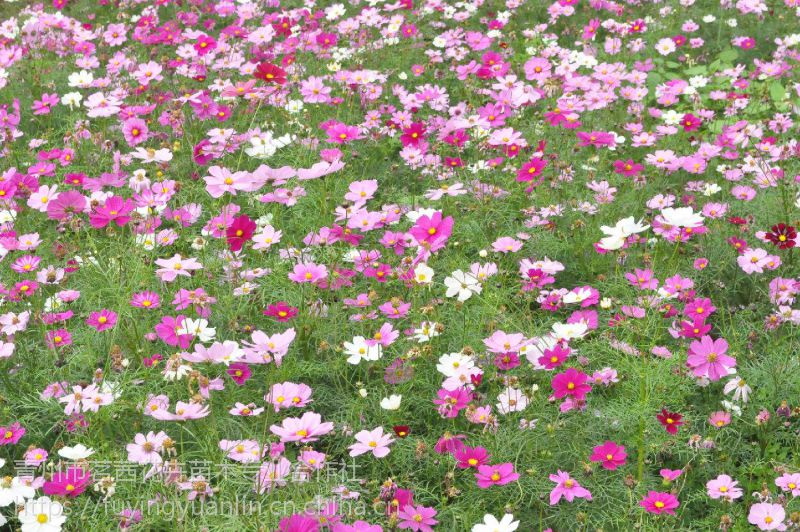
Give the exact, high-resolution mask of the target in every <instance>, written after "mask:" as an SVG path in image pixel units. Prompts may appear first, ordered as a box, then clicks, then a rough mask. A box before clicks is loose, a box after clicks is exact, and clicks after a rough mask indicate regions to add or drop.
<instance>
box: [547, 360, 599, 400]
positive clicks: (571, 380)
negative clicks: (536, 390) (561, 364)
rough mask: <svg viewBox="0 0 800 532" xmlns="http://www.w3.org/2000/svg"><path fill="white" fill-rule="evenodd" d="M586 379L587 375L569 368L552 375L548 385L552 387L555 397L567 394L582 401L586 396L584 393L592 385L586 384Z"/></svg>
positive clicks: (559, 397)
mask: <svg viewBox="0 0 800 532" xmlns="http://www.w3.org/2000/svg"><path fill="white" fill-rule="evenodd" d="M587 380H589V376H588V375H586V374H585V373H583V372H582V371H578V370H576V369H574V368H569V369H568V370H567V371H565V372H563V373H559V374H558V375H556V376H555V377H553V381H552V382H551V383H550V386H552V388H553V394H554V395H555V397H556V399H561V398H562V397H565V396H567V395H569V396H571V397H574V398H575V399H577V400H579V401H582V400H583V399H585V398H586V394H587V393H589V392H590V391H591V390H592V387H591V386H590V385H589V384H586V381H587Z"/></svg>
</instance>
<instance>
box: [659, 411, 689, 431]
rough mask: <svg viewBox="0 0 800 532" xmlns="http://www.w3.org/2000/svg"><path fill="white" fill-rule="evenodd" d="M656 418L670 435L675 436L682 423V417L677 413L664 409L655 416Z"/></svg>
mask: <svg viewBox="0 0 800 532" xmlns="http://www.w3.org/2000/svg"><path fill="white" fill-rule="evenodd" d="M656 418H658V421H659V422H660V423H661V424H662V425H663V426H664V428H665V429H667V432H669V433H670V434H677V433H678V427H680V426H681V425H683V421H681V419H682V418H683V416H682V415H680V414H678V413H677V412H669V411H667V409H666V408H662V409H661V413H660V414H656Z"/></svg>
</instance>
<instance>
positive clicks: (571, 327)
mask: <svg viewBox="0 0 800 532" xmlns="http://www.w3.org/2000/svg"><path fill="white" fill-rule="evenodd" d="M588 329H589V327H588V326H587V325H586V323H585V322H583V321H579V322H578V323H554V324H553V334H554V335H555V337H556V338H559V339H561V340H566V341H569V340H572V339H573V338H581V337H583V335H584V334H586V331H587V330H588Z"/></svg>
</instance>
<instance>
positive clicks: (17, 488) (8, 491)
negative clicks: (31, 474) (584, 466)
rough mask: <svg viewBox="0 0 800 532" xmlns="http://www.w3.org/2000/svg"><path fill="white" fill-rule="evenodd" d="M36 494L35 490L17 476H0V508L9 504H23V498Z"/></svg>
mask: <svg viewBox="0 0 800 532" xmlns="http://www.w3.org/2000/svg"><path fill="white" fill-rule="evenodd" d="M35 496H36V490H35V489H34V488H33V487H31V486H29V485H27V484H26V483H25V482H23V481H21V480H20V479H19V477H14V478H11V477H0V508H4V507H6V506H9V505H11V504H17V505H19V504H25V499H30V498H32V497H35Z"/></svg>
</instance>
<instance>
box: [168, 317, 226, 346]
mask: <svg viewBox="0 0 800 532" xmlns="http://www.w3.org/2000/svg"><path fill="white" fill-rule="evenodd" d="M175 332H176V333H177V334H178V335H183V334H191V335H192V336H196V337H197V339H198V340H200V341H201V342H202V343H207V342H210V341H212V340H213V339H214V337H215V336H216V335H217V330H216V329H215V328H214V327H209V326H208V320H204V319H202V318H201V319H197V320H193V319H191V318H185V319H184V320H183V325H182V326H181V327H180V328H179V329H178V330H177V331H175Z"/></svg>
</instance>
